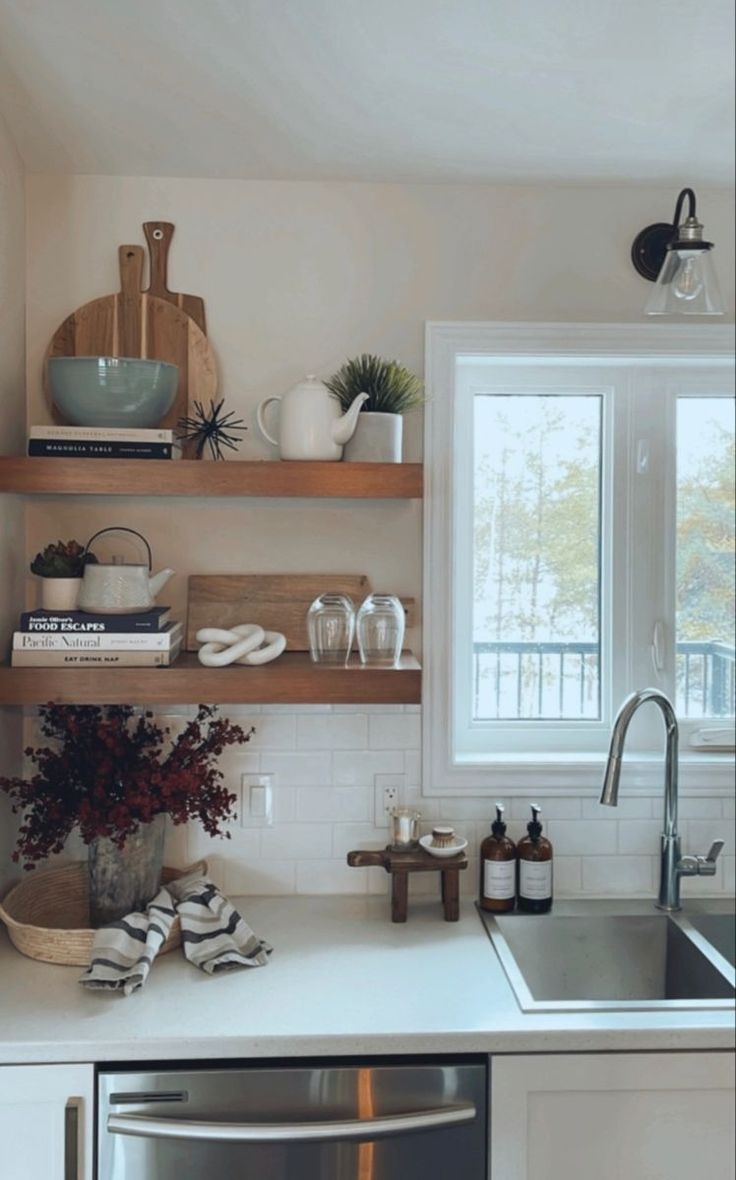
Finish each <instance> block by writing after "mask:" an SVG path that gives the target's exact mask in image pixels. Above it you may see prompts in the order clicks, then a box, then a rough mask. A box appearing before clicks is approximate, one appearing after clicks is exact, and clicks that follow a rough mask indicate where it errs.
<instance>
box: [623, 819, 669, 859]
mask: <svg viewBox="0 0 736 1180" xmlns="http://www.w3.org/2000/svg"><path fill="white" fill-rule="evenodd" d="M661 835H662V823H661V821H659V822H658V821H657V820H656V819H623V820H621V821H620V823H619V825H618V850H619V852H623V853H634V854H639V855H641V856H658V855H659V847H660V840H661Z"/></svg>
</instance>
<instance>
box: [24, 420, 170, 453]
mask: <svg viewBox="0 0 736 1180" xmlns="http://www.w3.org/2000/svg"><path fill="white" fill-rule="evenodd" d="M28 454H29V455H31V456H32V457H36V456H44V457H45V456H50V457H52V458H61V459H178V458H179V456H180V455H181V449H180V447H179V446H178V445H177V442H176V439H175V437H174V431H173V430H163V429H159V427H154V428H152V429H150V430H137V429H133V428H130V429H129V428H127V427H125V428H123V427H115V426H32V427H31V433H30V436H29V439H28Z"/></svg>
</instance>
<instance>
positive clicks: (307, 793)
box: [296, 787, 372, 824]
mask: <svg viewBox="0 0 736 1180" xmlns="http://www.w3.org/2000/svg"><path fill="white" fill-rule="evenodd" d="M371 802H372V800H371V795H370V788H369V787H299V788H298V789H297V790H296V818H297V819H298V820H299V821H300V822H301V823H314V822H316V821H321V822H324V823H333V824H337V823H344V822H351V821H353V822H366V823H367V822H368V821H369V820H370V819H371Z"/></svg>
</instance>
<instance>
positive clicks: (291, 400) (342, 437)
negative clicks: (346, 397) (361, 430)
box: [256, 376, 368, 460]
mask: <svg viewBox="0 0 736 1180" xmlns="http://www.w3.org/2000/svg"><path fill="white" fill-rule="evenodd" d="M367 399H368V394H367V393H359V394H358V396H357V397H356V398H355V401H354V402H353V403H352V405H351V406H350V409H349V410H348V411H347V413H345V414H343V413H342V411H341V408H340V403H339V401H338V400H337V398H336V397H335V396H334V395H333V394H331V393H330V391H329V389H328V388H327V386H326V385H325V384H324V383H323V382H322V381H319V380H318V379H317V377H314V376H309V377H306V378H305V380H304V381H300V382H299V384H298V385H295V386H294V388H293V389H290V390H289V392H288V393H285V394H284V395H283V397H267V398H266V399H265V400H264V401H262V402H261V403H260V405H259V406H258V409H257V410H256V421H257V422H258V428H259V430H260V432H261V434H262V435H263V437H264V438H265V439H266V441H267V442H270V444H271V446H272V447H278V448H279V451H280V453H281V458H282V459H323V460H324V459H329V460H337V459H342V448H343V447H344V446H345V443H346V442H348V440H349V439H351V438H352V437H353V432H354V430H355V427H356V426H357V424H358V414H359V413H360V408H361V406H362V405H363V402H364V401H367ZM272 402H280V403H281V415H280V421H279V438H278V440H276V439H275V438H274V437H273V435H272V434H270V433H269V431H268V430H267V428H266V424H265V421H264V415H265V410H266V407H267V406H269V405H270V404H271V403H272Z"/></svg>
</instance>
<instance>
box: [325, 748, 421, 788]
mask: <svg viewBox="0 0 736 1180" xmlns="http://www.w3.org/2000/svg"><path fill="white" fill-rule="evenodd" d="M403 771H404V757H403V754H402V752H401V750H335V753H334V754H333V755H332V783H333V785H334V786H336V787H363V786H365V787H372V786H373V779H374V776H375V775H377V774H403Z"/></svg>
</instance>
